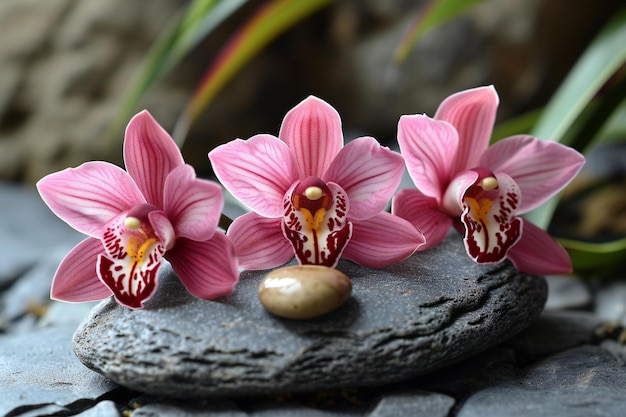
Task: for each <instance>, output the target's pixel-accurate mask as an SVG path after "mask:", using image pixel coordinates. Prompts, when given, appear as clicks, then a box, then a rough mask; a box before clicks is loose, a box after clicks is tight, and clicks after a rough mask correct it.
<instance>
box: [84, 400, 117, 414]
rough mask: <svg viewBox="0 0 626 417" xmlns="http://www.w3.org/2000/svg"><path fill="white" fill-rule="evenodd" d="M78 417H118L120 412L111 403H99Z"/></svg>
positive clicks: (107, 401)
mask: <svg viewBox="0 0 626 417" xmlns="http://www.w3.org/2000/svg"><path fill="white" fill-rule="evenodd" d="M77 416H78V417H120V412H119V411H118V410H117V406H116V405H115V403H114V402H113V401H109V400H106V401H100V402H99V403H98V404H96V405H95V406H94V407H92V408H90V409H88V410H85V411H83V412H82V413H80V414H77Z"/></svg>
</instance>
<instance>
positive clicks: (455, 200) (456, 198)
mask: <svg viewBox="0 0 626 417" xmlns="http://www.w3.org/2000/svg"><path fill="white" fill-rule="evenodd" d="M476 181H478V172H476V171H474V170H470V171H464V172H461V173H460V174H458V175H457V176H456V177H454V179H453V180H452V181H450V185H449V186H448V189H447V190H446V193H445V195H444V197H443V204H442V207H443V210H444V211H445V212H446V213H448V215H450V216H452V217H460V216H461V214H462V213H463V210H464V204H463V197H464V196H465V192H466V191H467V189H468V188H470V187H471V186H472V185H474V183H476Z"/></svg>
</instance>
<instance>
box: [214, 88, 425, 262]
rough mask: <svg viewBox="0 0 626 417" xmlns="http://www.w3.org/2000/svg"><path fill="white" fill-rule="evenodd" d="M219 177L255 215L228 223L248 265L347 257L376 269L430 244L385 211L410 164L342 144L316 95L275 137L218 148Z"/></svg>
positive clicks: (357, 143) (367, 147) (369, 147)
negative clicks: (405, 164)
mask: <svg viewBox="0 0 626 417" xmlns="http://www.w3.org/2000/svg"><path fill="white" fill-rule="evenodd" d="M209 159H210V160H211V163H212V164H213V169H214V171H215V174H216V175H217V178H218V179H219V180H220V181H221V182H222V184H223V185H224V187H226V189H227V190H229V191H230V192H231V193H232V194H233V195H234V196H235V197H237V198H238V199H239V200H240V201H241V202H242V203H244V204H246V205H247V206H248V207H250V208H251V209H252V210H253V211H252V212H250V213H247V214H244V215H243V216H240V217H238V218H237V219H235V221H234V222H233V223H232V225H231V226H230V227H229V229H228V232H227V235H228V236H229V237H230V238H231V239H232V241H233V243H234V245H235V249H236V251H237V255H238V257H239V262H240V264H241V266H242V267H243V268H245V269H266V268H273V267H276V266H278V265H282V264H284V263H286V262H288V261H289V260H290V259H292V258H293V256H294V254H295V256H296V258H297V260H298V261H299V262H300V263H301V264H317V265H326V266H329V267H334V266H336V264H337V262H338V261H339V258H340V257H341V256H343V257H345V258H347V259H350V260H352V261H354V262H357V263H359V264H362V265H366V266H370V267H374V268H379V267H383V266H386V265H389V264H392V263H395V262H398V261H400V260H402V259H404V258H407V257H408V256H409V255H411V254H412V253H413V252H414V251H415V250H416V249H417V247H418V246H420V245H421V244H423V243H424V239H423V236H422V234H421V233H420V232H419V231H418V230H417V229H416V228H415V227H413V226H412V225H411V224H410V223H409V222H407V221H406V220H403V219H400V218H399V217H396V216H393V215H392V214H390V213H387V212H384V211H383V210H384V208H385V206H386V205H387V203H388V202H389V199H390V198H391V196H392V194H393V193H394V191H395V190H396V188H397V186H398V184H399V183H400V180H401V177H402V173H403V171H404V161H403V159H402V156H400V154H398V153H396V152H393V151H391V150H389V149H387V148H384V147H382V146H380V145H379V144H378V142H377V141H376V140H375V139H373V138H370V137H362V138H359V139H355V140H354V141H352V142H350V143H348V144H347V145H346V146H345V147H344V146H343V134H342V131H341V119H340V117H339V114H338V113H337V111H336V110H335V109H334V108H333V107H332V106H330V105H329V104H328V103H326V102H325V101H323V100H320V99H319V98H316V97H313V96H310V97H308V98H307V99H305V100H304V101H302V102H301V103H300V104H298V105H297V106H296V107H295V108H293V109H292V110H291V111H289V113H287V115H286V116H285V119H284V120H283V123H282V126H281V128H280V133H279V135H278V138H277V137H275V136H271V135H256V136H253V137H252V138H250V139H249V140H247V141H243V140H241V139H237V140H234V141H231V142H229V143H227V144H224V145H221V146H219V147H217V148H215V149H214V150H213V151H211V152H210V153H209Z"/></svg>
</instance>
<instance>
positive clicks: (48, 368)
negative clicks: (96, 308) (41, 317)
mask: <svg viewBox="0 0 626 417" xmlns="http://www.w3.org/2000/svg"><path fill="white" fill-rule="evenodd" d="M74 329H75V326H51V327H47V328H43V329H39V331H38V332H37V333H36V335H33V334H30V333H23V334H18V335H13V336H11V337H10V338H9V337H0V352H2V353H1V354H0V415H3V416H4V415H8V413H9V412H10V411H12V410H16V409H19V408H20V406H21V405H25V404H28V405H29V406H30V408H33V409H35V408H40V407H47V408H49V410H48V412H47V413H49V414H52V410H54V412H58V411H63V410H66V409H65V406H66V405H68V404H71V403H73V402H75V401H76V400H77V399H83V400H94V399H96V398H98V397H100V396H102V395H103V394H105V393H107V392H109V391H111V390H113V389H114V388H115V384H113V383H112V382H111V381H109V380H107V379H106V378H103V377H102V376H100V375H98V374H96V373H94V372H91V371H90V370H89V369H87V368H85V367H84V366H83V365H82V364H81V363H80V362H79V361H78V360H77V359H76V357H75V356H74V355H73V354H72V351H71V349H70V343H71V339H70V337H71V335H72V331H73V330H74ZM24 411H26V410H24ZM66 411H67V410H66Z"/></svg>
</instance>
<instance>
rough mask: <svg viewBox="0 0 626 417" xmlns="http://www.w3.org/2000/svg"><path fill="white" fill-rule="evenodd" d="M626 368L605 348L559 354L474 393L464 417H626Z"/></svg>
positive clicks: (465, 407)
mask: <svg viewBox="0 0 626 417" xmlns="http://www.w3.org/2000/svg"><path fill="white" fill-rule="evenodd" d="M625 396H626V373H624V364H623V362H622V361H620V360H619V359H617V358H615V356H614V355H613V354H611V353H610V352H608V351H607V350H605V349H603V348H602V347H599V346H589V345H585V346H580V347H577V348H573V349H569V350H566V351H564V352H561V353H559V354H556V355H553V356H551V357H549V358H547V359H545V360H543V361H540V362H537V363H535V364H533V365H532V366H529V367H527V368H526V369H524V370H523V371H522V372H520V373H519V374H518V375H517V376H516V377H515V378H512V379H509V380H507V381H500V382H499V383H497V384H496V383H491V384H490V385H488V386H486V387H484V388H483V389H481V390H479V391H477V392H475V393H473V395H471V396H470V397H469V398H468V399H467V400H466V401H465V402H464V403H463V406H462V408H461V409H460V411H459V412H458V414H456V415H458V416H459V417H484V416H510V417H517V416H519V417H522V416H523V417H526V416H551V417H594V416H598V417H601V416H621V415H624V397H625Z"/></svg>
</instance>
